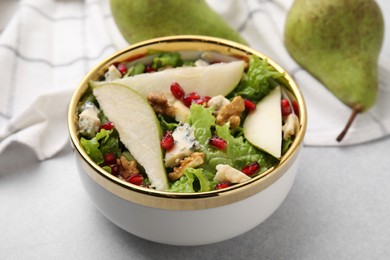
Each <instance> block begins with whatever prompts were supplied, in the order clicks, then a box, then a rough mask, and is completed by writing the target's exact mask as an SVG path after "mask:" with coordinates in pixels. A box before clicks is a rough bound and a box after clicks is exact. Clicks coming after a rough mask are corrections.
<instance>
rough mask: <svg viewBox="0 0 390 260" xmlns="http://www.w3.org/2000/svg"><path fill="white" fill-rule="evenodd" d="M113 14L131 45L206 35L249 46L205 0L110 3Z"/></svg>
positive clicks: (112, 0)
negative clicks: (165, 38)
mask: <svg viewBox="0 0 390 260" xmlns="http://www.w3.org/2000/svg"><path fill="white" fill-rule="evenodd" d="M110 4H111V12H112V15H113V17H114V20H115V23H116V24H117V26H118V28H119V30H120V32H121V33H122V35H123V37H124V38H125V39H126V40H127V41H128V42H129V43H131V44H133V43H136V42H140V41H144V40H149V39H152V38H156V37H162V36H171V35H190V34H192V35H206V36H214V37H219V38H224V39H228V40H232V41H235V42H238V43H242V44H246V45H247V42H246V40H245V39H244V38H243V37H242V36H241V35H240V34H239V33H238V32H237V31H235V30H234V29H233V28H231V27H230V26H229V25H228V24H227V23H226V21H225V20H224V19H223V18H222V17H221V16H220V15H219V14H217V13H216V12H215V11H214V10H213V9H211V8H210V7H209V6H208V5H207V3H206V2H205V0H160V1H156V0H111V1H110Z"/></svg>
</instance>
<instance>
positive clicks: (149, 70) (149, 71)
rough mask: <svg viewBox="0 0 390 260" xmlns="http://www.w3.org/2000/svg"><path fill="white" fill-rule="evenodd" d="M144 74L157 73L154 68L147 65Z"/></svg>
mask: <svg viewBox="0 0 390 260" xmlns="http://www.w3.org/2000/svg"><path fill="white" fill-rule="evenodd" d="M144 72H145V73H151V72H156V70H155V69H154V68H153V67H152V66H150V65H146V66H145V70H144Z"/></svg>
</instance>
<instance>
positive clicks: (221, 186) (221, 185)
mask: <svg viewBox="0 0 390 260" xmlns="http://www.w3.org/2000/svg"><path fill="white" fill-rule="evenodd" d="M230 186H231V183H230V182H220V183H218V184H217V185H215V189H216V190H221V189H225V188H228V187H230Z"/></svg>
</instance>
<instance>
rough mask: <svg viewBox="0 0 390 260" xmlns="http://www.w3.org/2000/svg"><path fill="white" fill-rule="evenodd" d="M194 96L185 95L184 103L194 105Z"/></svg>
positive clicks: (188, 105)
mask: <svg viewBox="0 0 390 260" xmlns="http://www.w3.org/2000/svg"><path fill="white" fill-rule="evenodd" d="M192 100H193V99H192V98H191V97H189V96H187V97H184V99H183V103H184V105H185V106H186V107H190V106H191V105H192Z"/></svg>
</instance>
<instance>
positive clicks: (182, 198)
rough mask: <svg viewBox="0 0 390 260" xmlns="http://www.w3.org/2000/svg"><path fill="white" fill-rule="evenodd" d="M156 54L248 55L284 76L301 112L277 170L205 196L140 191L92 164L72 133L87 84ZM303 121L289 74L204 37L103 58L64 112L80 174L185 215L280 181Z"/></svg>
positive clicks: (169, 40) (240, 48) (245, 50)
mask: <svg viewBox="0 0 390 260" xmlns="http://www.w3.org/2000/svg"><path fill="white" fill-rule="evenodd" d="M150 49H156V50H161V51H178V50H180V51H185V50H200V51H206V50H207V51H216V52H219V53H223V54H229V55H234V56H240V57H243V58H248V56H249V55H256V56H258V57H260V58H261V59H267V60H268V62H269V64H270V65H271V66H273V67H274V68H275V69H276V70H277V71H279V72H283V73H284V74H285V79H286V80H287V82H288V84H289V86H288V87H289V89H290V91H291V92H292V93H293V95H294V96H295V98H296V100H297V103H298V105H299V111H300V131H299V133H298V135H297V136H296V138H295V140H294V142H293V143H292V145H291V147H290V149H289V150H288V151H287V153H286V154H285V155H283V157H282V158H281V160H280V162H279V163H278V165H276V166H274V167H272V168H270V169H269V170H267V171H266V172H265V173H264V174H262V175H260V176H257V177H255V178H253V179H251V180H249V181H247V182H245V183H241V184H237V185H234V186H231V187H229V188H227V189H222V190H217V191H209V192H202V193H174V192H164V191H156V190H153V189H148V188H143V187H139V186H136V185H133V184H130V183H128V182H125V181H122V180H120V179H118V178H116V177H115V176H112V175H111V174H109V173H107V172H105V171H104V170H103V169H102V168H101V167H99V166H98V165H97V164H96V163H94V162H93V161H92V160H91V159H90V158H89V156H88V155H87V154H86V153H85V151H84V149H82V147H81V145H80V142H79V139H78V136H77V128H76V121H77V115H76V108H77V104H78V102H79V100H80V98H81V96H82V94H83V93H84V91H85V90H86V89H87V87H88V81H89V80H96V79H98V78H99V77H101V76H102V75H104V73H105V71H106V70H107V68H108V66H109V65H110V64H112V63H115V62H119V61H123V60H131V59H134V57H140V56H142V55H145V54H146V52H147V50H150ZM306 126H307V116H306V106H305V102H304V99H303V96H302V94H301V92H300V90H299V88H298V86H297V85H296V83H295V82H294V80H293V79H292V78H291V77H290V76H289V75H288V73H287V72H286V71H285V70H284V69H283V68H281V67H280V66H279V65H278V64H276V63H275V62H274V61H273V60H272V59H270V58H269V57H267V56H265V55H264V54H262V53H260V52H258V51H255V50H253V49H251V48H249V47H247V46H244V45H242V44H238V43H235V42H232V41H228V40H224V39H219V38H214V37H206V36H188V35H186V36H171V37H162V38H157V39H153V40H148V41H144V42H141V43H138V44H134V45H131V46H129V47H127V48H125V49H123V50H121V51H119V52H117V53H115V54H113V55H112V56H110V57H108V58H107V59H105V60H103V61H102V62H101V63H100V64H98V65H97V66H96V67H95V68H93V69H92V70H91V71H90V72H89V73H88V74H87V75H86V76H85V77H84V79H83V80H82V81H81V82H80V84H79V85H78V87H77V88H76V90H75V93H74V94H73V96H72V99H71V101H70V105H69V111H68V127H69V135H70V140H71V143H72V146H73V147H74V149H75V151H76V156H77V157H78V158H77V159H78V161H79V163H80V166H81V167H82V168H83V170H84V171H85V172H86V173H87V174H88V175H89V177H91V178H92V179H93V180H94V181H95V182H97V183H98V184H99V185H101V186H102V187H103V188H105V189H106V190H108V191H109V192H112V193H113V194H115V195H117V196H119V197H121V198H123V199H125V200H128V201H131V202H134V203H137V204H140V205H144V206H148V207H154V208H161V209H173V210H185V209H205V208H212V207H218V206H223V205H227V204H230V203H233V202H236V201H239V200H242V199H245V198H247V197H249V196H252V195H253V194H255V193H258V192H260V191H262V190H264V189H265V188H267V187H268V186H270V185H271V184H272V183H274V182H275V181H276V180H278V179H279V178H280V177H281V176H283V175H284V173H285V172H286V171H287V170H288V168H289V167H290V166H291V164H292V163H293V162H294V160H295V159H296V156H297V154H298V152H299V150H300V148H301V147H302V143H303V138H304V135H305V132H306Z"/></svg>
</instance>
